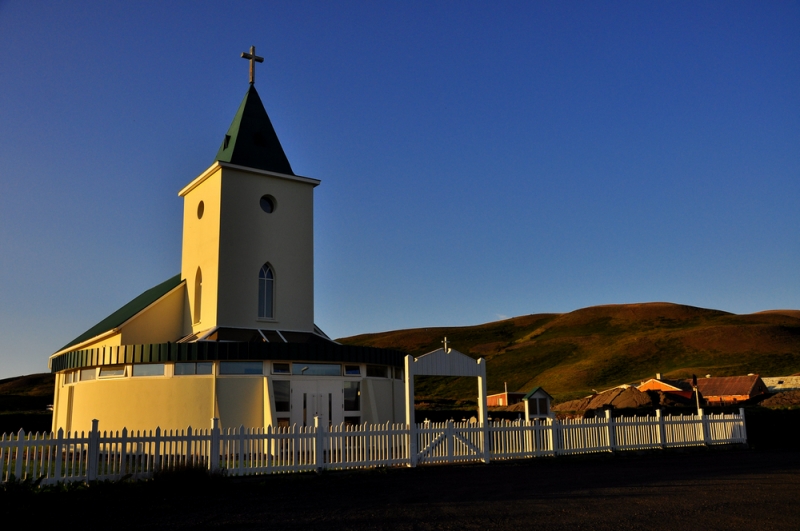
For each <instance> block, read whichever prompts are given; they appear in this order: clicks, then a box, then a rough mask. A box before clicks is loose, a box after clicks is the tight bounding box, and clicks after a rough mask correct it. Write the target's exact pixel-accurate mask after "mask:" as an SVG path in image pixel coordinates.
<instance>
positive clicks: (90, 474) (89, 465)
mask: <svg viewBox="0 0 800 531" xmlns="http://www.w3.org/2000/svg"><path fill="white" fill-rule="evenodd" d="M99 424H100V421H99V420H97V419H92V431H90V432H89V444H88V445H87V446H88V448H87V453H86V481H95V480H96V479H97V468H98V464H99V463H98V461H99V460H100V456H99V455H98V454H99V453H100V452H99V450H100V429H99Z"/></svg>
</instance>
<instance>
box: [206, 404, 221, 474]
mask: <svg viewBox="0 0 800 531" xmlns="http://www.w3.org/2000/svg"><path fill="white" fill-rule="evenodd" d="M208 451H209V453H210V455H209V456H208V457H209V463H208V466H209V468H210V469H211V472H212V473H214V472H217V471H219V419H218V418H217V417H214V418H212V419H211V448H210V449H209V450H208Z"/></svg>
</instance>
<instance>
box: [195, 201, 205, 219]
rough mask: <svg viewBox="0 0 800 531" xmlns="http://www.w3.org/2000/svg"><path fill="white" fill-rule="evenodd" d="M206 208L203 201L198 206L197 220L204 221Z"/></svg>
mask: <svg viewBox="0 0 800 531" xmlns="http://www.w3.org/2000/svg"><path fill="white" fill-rule="evenodd" d="M205 208H206V206H205V205H204V204H203V202H202V201H200V203H199V204H198V205H197V219H203V212H205Z"/></svg>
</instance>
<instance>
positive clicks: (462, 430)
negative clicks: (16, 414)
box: [0, 409, 747, 485]
mask: <svg viewBox="0 0 800 531" xmlns="http://www.w3.org/2000/svg"><path fill="white" fill-rule="evenodd" d="M412 438H413V440H414V441H415V442H416V451H412V450H411V449H412V448H414V445H412V444H411V442H412ZM746 442H747V431H746V428H745V420H744V410H743V409H741V410H739V413H738V414H720V415H705V414H703V412H702V410H701V411H700V414H699V415H679V416H669V417H668V416H662V415H661V412H660V411H657V412H656V415H655V416H647V417H620V418H613V417H611V415H610V414H606V416H605V417H598V418H593V419H568V420H562V421H556V420H554V419H543V420H534V421H529V422H523V421H516V422H509V421H496V422H490V423H489V424H488V425H487V426H480V425H478V424H471V423H468V422H452V421H449V422H443V423H431V422H425V423H422V424H416V425H413V426H410V427H409V426H407V425H406V424H390V423H387V424H373V425H368V424H364V425H360V426H347V425H341V426H332V427H330V428H326V427H325V426H320V425H319V419H316V418H315V421H314V425H313V426H306V427H298V426H291V427H272V426H269V427H267V428H266V429H264V428H245V427H244V426H241V427H239V428H226V429H220V427H219V420H218V419H213V420H212V427H211V429H199V430H198V429H193V428H191V427H189V428H187V429H186V430H173V431H162V430H161V429H156V430H155V431H148V432H141V431H135V432H134V431H130V432H129V431H128V430H127V429H123V430H122V431H121V432H113V433H111V432H100V431H99V426H98V422H97V421H93V423H92V430H91V431H90V432H88V433H85V432H80V433H66V434H65V433H64V432H63V431H62V430H59V431H58V432H57V433H43V434H40V433H34V434H26V433H25V432H24V431H23V430H20V431H19V433H17V434H3V435H0V482H7V481H31V482H34V481H37V482H39V483H40V484H45V485H46V484H53V483H58V482H74V481H84V482H85V481H96V480H100V481H102V480H119V479H123V478H132V479H143V478H149V477H152V476H153V474H154V473H156V472H160V471H167V470H176V469H181V468H185V467H202V468H205V469H208V470H211V471H215V472H216V471H224V472H225V473H226V474H228V475H249V474H274V473H287V472H303V471H313V470H316V471H320V470H323V469H346V468H369V467H389V466H417V465H418V464H420V465H421V464H434V463H465V462H484V463H488V462H490V461H491V460H500V459H523V458H532V457H543V456H553V455H568V454H582V453H595V452H614V451H620V450H623V451H624V450H645V449H657V448H670V447H678V446H703V445H706V446H708V445H714V444H746Z"/></svg>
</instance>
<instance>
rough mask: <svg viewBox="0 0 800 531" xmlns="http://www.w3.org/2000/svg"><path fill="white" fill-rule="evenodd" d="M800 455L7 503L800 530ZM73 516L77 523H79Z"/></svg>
mask: <svg viewBox="0 0 800 531" xmlns="http://www.w3.org/2000/svg"><path fill="white" fill-rule="evenodd" d="M798 500H800V452H797V451H756V450H720V449H715V450H694V451H686V452H677V451H668V452H664V453H659V452H655V453H648V454H639V455H616V456H610V455H609V456H591V457H583V458H582V457H577V458H576V457H570V458H564V457H561V458H539V459H531V460H526V461H516V462H507V463H492V464H491V465H488V466H487V465H465V466H428V467H418V468H415V469H391V470H385V469H384V470H373V471H367V472H336V473H323V474H320V475H317V474H299V475H284V476H270V477H257V478H248V479H232V478H207V477H204V476H197V477H194V478H191V477H186V476H183V477H165V478H160V479H158V480H155V481H152V482H148V483H139V484H119V485H100V486H93V487H88V488H83V489H78V490H73V491H71V492H51V493H42V494H29V493H28V494H21V493H17V494H14V493H8V492H7V493H0V509H1V510H2V514H4V515H5V516H6V517H7V518H8V517H9V515H10V514H12V512H13V513H18V514H20V513H21V514H27V515H29V516H30V521H31V523H33V522H37V523H42V524H46V523H48V522H52V523H57V522H60V523H61V524H63V523H66V521H68V520H69V519H70V518H72V517H75V516H77V515H80V520H81V521H82V522H83V523H90V522H96V523H98V524H100V526H101V527H112V526H113V527H114V528H117V529H126V528H134V527H136V528H151V529H207V528H212V529H303V530H304V529H311V530H316V529H319V530H322V529H324V530H339V529H354V530H372V529H399V530H440V529H454V530H456V529H457V530H471V529H480V530H489V529H513V530H518V529H525V528H538V529H544V530H548V529H553V530H560V529H565V530H566V529H569V530H575V529H591V530H604V529H609V530H611V529H613V530H624V529H648V530H652V529H656V530H657V529H665V530H666V529H669V530H674V529H703V530H716V529H719V530H745V529H747V530H751V529H771V530H780V529H787V530H788V529H798V528H800V523H799V522H800V503H798ZM69 515H72V516H69Z"/></svg>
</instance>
